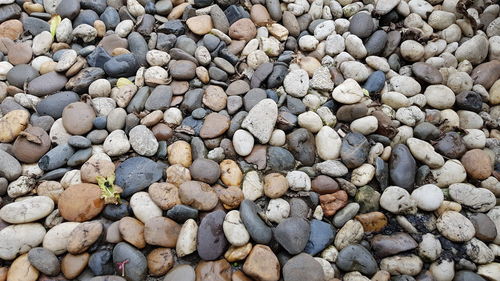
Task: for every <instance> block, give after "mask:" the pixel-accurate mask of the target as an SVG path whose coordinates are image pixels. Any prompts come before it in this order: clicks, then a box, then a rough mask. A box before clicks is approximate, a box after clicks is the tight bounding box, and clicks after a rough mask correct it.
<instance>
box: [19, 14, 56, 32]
mask: <svg viewBox="0 0 500 281" xmlns="http://www.w3.org/2000/svg"><path fill="white" fill-rule="evenodd" d="M22 22H23V28H24V31H28V32H29V33H31V35H33V36H36V35H38V34H40V33H42V32H43V31H49V30H50V25H49V24H48V23H47V22H46V21H44V20H42V19H39V18H35V17H26V18H24V19H23V20H22Z"/></svg>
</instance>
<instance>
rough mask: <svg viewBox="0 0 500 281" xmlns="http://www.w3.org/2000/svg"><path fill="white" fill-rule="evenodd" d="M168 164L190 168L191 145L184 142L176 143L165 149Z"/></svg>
mask: <svg viewBox="0 0 500 281" xmlns="http://www.w3.org/2000/svg"><path fill="white" fill-rule="evenodd" d="M167 152H168V162H169V163H170V165H174V164H181V165H182V166H184V167H186V168H187V167H189V166H191V163H192V162H193V157H192V155H191V145H189V143H187V142H186V141H182V140H180V141H176V142H174V143H173V144H171V145H169V146H168V148H167Z"/></svg>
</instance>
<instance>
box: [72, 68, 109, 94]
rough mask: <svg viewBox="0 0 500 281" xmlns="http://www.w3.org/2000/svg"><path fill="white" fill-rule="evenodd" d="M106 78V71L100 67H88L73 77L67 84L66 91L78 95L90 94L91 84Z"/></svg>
mask: <svg viewBox="0 0 500 281" xmlns="http://www.w3.org/2000/svg"><path fill="white" fill-rule="evenodd" d="M103 77H104V71H103V70H102V69H101V68H99V67H86V68H84V69H82V70H80V72H78V74H77V75H75V76H73V77H71V79H69V81H68V83H66V89H68V90H72V91H74V92H76V93H78V94H84V93H87V92H88V89H89V86H90V84H92V82H94V81H95V80H97V79H100V78H103Z"/></svg>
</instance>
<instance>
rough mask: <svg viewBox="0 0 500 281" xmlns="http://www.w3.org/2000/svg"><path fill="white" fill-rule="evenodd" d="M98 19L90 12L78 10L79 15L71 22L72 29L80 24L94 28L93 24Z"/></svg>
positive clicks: (96, 15) (97, 16) (94, 13)
mask: <svg viewBox="0 0 500 281" xmlns="http://www.w3.org/2000/svg"><path fill="white" fill-rule="evenodd" d="M98 19H99V15H98V14H97V13H96V12H94V11H92V10H80V14H78V16H77V17H76V18H75V19H74V20H73V28H75V27H77V26H79V25H80V24H88V25H90V26H94V22H95V21H96V20H98Z"/></svg>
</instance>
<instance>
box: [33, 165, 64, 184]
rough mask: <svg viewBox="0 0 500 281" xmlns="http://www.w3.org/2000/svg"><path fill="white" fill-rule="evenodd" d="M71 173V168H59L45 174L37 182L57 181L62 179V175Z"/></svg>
mask: <svg viewBox="0 0 500 281" xmlns="http://www.w3.org/2000/svg"><path fill="white" fill-rule="evenodd" d="M69 171H71V168H67V167H66V168H59V169H55V170H52V171H50V172H47V173H45V174H44V175H43V176H42V177H41V178H39V180H41V181H51V180H58V179H61V178H62V177H64V175H65V174H66V173H67V172H69Z"/></svg>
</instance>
